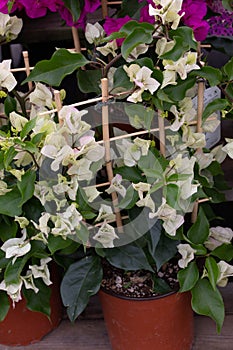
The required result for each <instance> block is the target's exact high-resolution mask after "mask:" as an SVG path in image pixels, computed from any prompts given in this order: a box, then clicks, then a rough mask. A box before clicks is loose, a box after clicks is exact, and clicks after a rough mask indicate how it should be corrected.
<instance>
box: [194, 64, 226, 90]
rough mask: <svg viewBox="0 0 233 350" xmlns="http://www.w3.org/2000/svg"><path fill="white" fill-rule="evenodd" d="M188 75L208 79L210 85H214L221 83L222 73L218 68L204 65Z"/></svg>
mask: <svg viewBox="0 0 233 350" xmlns="http://www.w3.org/2000/svg"><path fill="white" fill-rule="evenodd" d="M190 76H195V77H201V78H204V79H206V80H208V82H209V84H210V86H216V85H218V84H220V83H221V80H222V73H221V71H220V70H219V69H218V68H214V67H210V66H205V67H202V68H201V69H200V70H193V71H192V72H191V73H190Z"/></svg>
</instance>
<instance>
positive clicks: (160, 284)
mask: <svg viewBox="0 0 233 350" xmlns="http://www.w3.org/2000/svg"><path fill="white" fill-rule="evenodd" d="M152 280H153V292H154V293H158V294H160V295H162V294H166V293H169V292H171V291H172V289H171V287H170V286H169V285H168V284H167V282H166V281H164V280H163V279H162V278H159V277H156V276H152Z"/></svg>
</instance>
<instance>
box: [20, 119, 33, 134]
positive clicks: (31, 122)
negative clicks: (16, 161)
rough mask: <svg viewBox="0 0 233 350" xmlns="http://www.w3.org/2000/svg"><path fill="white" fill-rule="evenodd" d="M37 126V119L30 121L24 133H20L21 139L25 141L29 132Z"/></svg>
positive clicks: (23, 130)
mask: <svg viewBox="0 0 233 350" xmlns="http://www.w3.org/2000/svg"><path fill="white" fill-rule="evenodd" d="M35 125H36V118H33V119H31V120H29V121H28V122H27V123H26V124H25V125H24V127H23V129H22V131H21V132H20V137H21V139H24V138H25V137H26V136H27V135H28V134H29V132H30V131H31V130H32V129H33V128H34V127H35Z"/></svg>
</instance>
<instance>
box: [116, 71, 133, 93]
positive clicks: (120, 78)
mask: <svg viewBox="0 0 233 350" xmlns="http://www.w3.org/2000/svg"><path fill="white" fill-rule="evenodd" d="M133 86H134V85H133V83H132V82H131V81H130V80H129V77H128V75H127V73H126V71H125V70H124V68H123V67H122V66H121V67H118V68H117V70H116V71H115V73H114V76H113V89H112V91H111V93H117V92H118V93H119V92H123V91H128V90H131V89H132V88H133Z"/></svg>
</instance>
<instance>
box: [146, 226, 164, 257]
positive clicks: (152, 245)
mask: <svg viewBox="0 0 233 350" xmlns="http://www.w3.org/2000/svg"><path fill="white" fill-rule="evenodd" d="M161 232H162V226H161V221H160V220H157V221H156V223H155V224H154V225H153V226H152V228H151V229H150V232H149V236H150V240H149V242H148V250H149V252H150V254H151V255H152V256H155V252H156V248H157V246H158V244H159V240H160V237H161Z"/></svg>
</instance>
